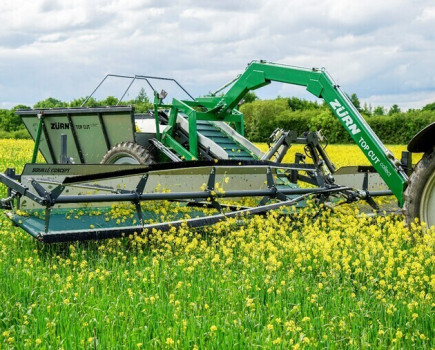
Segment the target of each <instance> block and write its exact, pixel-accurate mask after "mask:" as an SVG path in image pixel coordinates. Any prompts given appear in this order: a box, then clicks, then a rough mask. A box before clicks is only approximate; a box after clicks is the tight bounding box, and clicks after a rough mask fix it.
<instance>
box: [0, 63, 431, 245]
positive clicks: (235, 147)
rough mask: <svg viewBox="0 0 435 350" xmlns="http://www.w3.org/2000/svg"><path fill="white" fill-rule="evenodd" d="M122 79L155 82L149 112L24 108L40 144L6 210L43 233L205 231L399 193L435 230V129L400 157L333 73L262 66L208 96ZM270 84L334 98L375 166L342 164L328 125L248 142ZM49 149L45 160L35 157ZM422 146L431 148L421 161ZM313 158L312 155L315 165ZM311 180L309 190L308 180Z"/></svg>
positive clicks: (11, 178)
mask: <svg viewBox="0 0 435 350" xmlns="http://www.w3.org/2000/svg"><path fill="white" fill-rule="evenodd" d="M109 76H110V75H109ZM106 78H107V76H106ZM106 78H104V79H103V81H102V82H101V83H100V85H101V84H102V83H103V82H104V80H105V79H106ZM122 78H128V79H131V82H130V85H129V87H130V86H131V85H132V83H133V82H134V81H136V80H143V81H145V82H146V83H147V84H148V85H149V86H150V87H151V88H152V89H153V91H154V108H153V110H152V111H150V113H146V114H136V113H135V111H134V107H132V106H109V107H99V108H88V107H85V104H86V101H85V102H84V104H83V106H82V107H80V108H60V109H45V110H44V109H37V110H20V111H17V114H19V115H20V116H21V118H22V120H23V122H24V124H25V126H26V128H27V130H28V132H29V133H30V135H31V136H32V138H33V139H34V140H35V147H34V152H33V157H32V162H31V163H29V164H27V165H26V166H25V168H24V170H23V172H22V173H21V174H20V175H17V174H15V170H14V169H7V170H6V172H5V173H4V174H0V182H2V183H3V184H5V185H6V186H7V187H8V197H7V198H5V199H3V200H2V201H1V207H2V208H3V209H5V210H6V214H7V215H8V217H9V218H10V219H11V220H13V222H14V223H16V224H17V225H19V226H20V227H22V228H23V229H24V230H26V231H27V232H29V233H30V234H31V235H33V236H34V237H36V238H38V239H39V240H41V241H44V242H59V241H68V240H85V239H99V238H109V237H118V236H122V235H125V234H131V233H134V232H136V233H137V232H152V230H153V229H160V230H165V229H169V228H170V227H174V226H179V225H182V224H186V225H188V226H189V227H198V226H204V225H210V224H213V223H215V222H217V221H220V220H224V219H226V218H228V217H238V216H246V215H255V214H263V213H265V212H267V211H268V210H272V209H278V208H281V209H282V210H284V208H289V207H299V206H303V205H304V204H305V202H306V200H307V199H308V198H315V199H316V200H317V201H318V202H319V203H326V202H331V203H332V202H334V200H333V199H334V198H343V199H344V200H345V201H347V202H353V201H357V200H363V201H365V203H368V204H369V205H370V206H371V207H372V208H373V209H375V210H379V207H378V205H377V203H376V201H375V200H374V198H375V197H377V196H391V195H393V196H395V197H396V199H397V202H398V206H399V207H400V208H403V212H404V214H405V219H406V222H407V223H408V224H409V223H411V222H413V221H414V220H416V219H417V220H419V221H423V222H426V223H427V224H428V225H429V226H432V225H435V160H434V157H435V155H434V144H435V138H434V136H435V124H431V125H429V126H428V127H426V128H425V129H424V130H422V131H421V132H419V133H418V134H417V135H416V136H415V137H414V138H413V139H412V140H411V142H410V143H409V145H408V151H409V152H404V154H403V155H402V159H401V160H397V159H395V158H394V156H393V154H392V153H391V152H390V151H389V150H388V149H387V148H386V147H385V146H384V145H383V143H382V142H381V141H380V140H379V138H378V137H377V136H376V134H375V133H374V132H373V130H372V129H371V128H370V127H369V125H368V124H367V122H366V121H365V120H364V118H363V117H362V116H361V115H360V114H359V112H358V111H357V109H356V108H355V107H354V106H353V105H352V103H351V101H350V100H349V98H348V97H347V95H346V94H345V93H344V92H343V91H342V90H341V89H340V88H339V86H338V85H337V84H336V83H335V82H334V81H333V80H332V78H331V77H330V76H329V74H328V73H327V72H326V71H325V70H323V69H305V68H300V67H292V66H287V65H282V64H275V63H270V62H265V61H253V62H251V63H250V64H249V65H248V66H247V68H246V70H245V71H244V72H243V73H242V74H241V75H239V76H238V77H237V78H236V79H234V80H233V81H231V82H229V83H228V84H225V85H224V86H223V87H222V88H221V89H218V90H217V91H216V92H214V93H212V94H210V95H209V96H205V97H198V98H193V97H192V96H190V95H189V94H188V93H187V91H186V90H185V89H184V88H183V87H182V86H181V85H180V84H178V82H176V81H175V80H173V79H167V78H157V77H149V76H132V77H126V76H122ZM155 79H164V80H169V81H172V82H173V83H175V84H176V85H177V86H178V87H180V88H181V89H183V90H184V92H186V94H188V96H189V99H186V100H182V99H176V98H174V99H173V100H172V102H171V103H168V104H166V103H164V99H165V97H166V96H167V93H166V92H165V91H163V90H162V91H160V92H158V91H157V90H156V89H155V88H154V86H153V84H152V81H153V80H155ZM271 82H281V83H287V84H293V85H300V86H304V87H305V88H306V89H307V90H308V91H309V92H310V93H312V94H313V95H314V96H316V97H319V98H323V99H324V101H325V102H326V103H327V104H328V106H329V107H330V108H331V110H332V111H333V113H334V115H335V116H336V117H337V118H338V120H339V121H340V123H341V124H342V125H343V127H344V129H345V130H346V131H347V132H348V133H349V135H350V136H351V138H352V139H353V141H354V142H355V143H356V144H357V145H358V146H359V148H360V149H361V151H362V152H363V153H364V155H365V156H366V157H367V159H368V160H369V161H370V163H371V164H372V166H371V167H362V166H359V167H352V168H351V169H338V170H337V169H335V167H334V165H333V163H332V162H331V161H330V159H329V157H328V155H327V153H326V152H325V147H324V143H325V137H324V136H323V135H322V134H321V133H320V132H305V133H303V134H302V135H298V134H297V133H295V132H294V131H291V130H280V129H277V130H276V131H275V132H274V133H273V135H271V139H270V149H269V150H268V151H267V152H262V151H261V150H260V149H259V148H258V147H256V146H255V145H254V144H253V143H252V142H250V141H249V140H247V139H246V138H245V137H244V120H243V115H242V113H240V111H239V110H238V106H239V104H240V103H241V102H242V100H243V98H244V96H245V95H246V94H247V93H248V92H249V91H252V90H256V89H259V88H261V87H263V86H265V85H268V84H270V83H271ZM100 85H99V86H100ZM99 86H98V87H99ZM98 87H97V88H98ZM127 90H128V89H127ZM95 91H96V90H94V92H95ZM94 92H93V93H94ZM126 92H127V91H126ZM126 92H125V93H124V95H123V96H125V94H126ZM93 93H92V94H91V95H90V97H91V96H92V95H93ZM121 99H122V98H121ZM294 144H302V145H305V153H306V154H305V155H304V154H299V153H297V154H296V155H295V161H294V163H283V159H284V156H285V155H286V153H287V151H288V150H289V148H290V147H291V146H292V145H294ZM38 152H41V154H42V156H43V157H44V158H45V160H46V163H44V164H36V163H35V162H36V158H37V154H38ZM411 152H412V153H424V156H423V158H422V160H421V161H420V162H419V163H418V164H417V165H416V166H415V167H414V168H413V167H412V164H411V163H412V162H411ZM307 156H308V157H309V158H311V160H312V161H311V162H306V157H307ZM409 174H410V176H409ZM301 182H304V183H306V184H307V186H303V187H300V186H299V184H300V183H301ZM223 184H224V185H223ZM223 187H224V188H223ZM162 189H164V190H162ZM246 197H253V198H255V199H257V201H256V205H250V206H240V205H232V204H231V202H229V201H228V200H231V199H240V198H246ZM160 200H169V201H176V202H178V203H182V205H185V206H189V207H193V208H195V207H198V206H204V205H205V206H208V207H210V208H213V209H214V210H216V213H214V214H212V215H210V213H202V214H198V213H197V212H196V211H195V215H196V217H195V218H186V217H174V218H172V220H170V221H165V222H158V221H161V220H159V219H158V216H157V217H154V218H153V217H150V212H149V210H148V209H146V208H145V207H146V206H147V205H146V203H149V202H150V201H160ZM122 202H127V203H132V204H133V205H134V208H135V212H134V214H132V215H131V217H130V219H129V220H127V221H126V222H123V223H121V224H119V223H116V224H115V223H113V222H112V221H111V220H110V219H109V220H107V218H106V219H104V220H103V218H100V217H98V215H81V216H80V218H79V219H78V220H76V221H74V222H68V223H67V224H66V220H65V218H66V217H69V216H71V214H68V213H72V212H74V211H80V212H89V211H90V210H93V212H94V213H95V212H96V211H97V212H99V213H103V212H105V211H107V210H110V207H111V206H112V205H113V203H122ZM192 210H196V209H192ZM284 211H285V210H284ZM290 211H291V210H289V209H287V212H290Z"/></svg>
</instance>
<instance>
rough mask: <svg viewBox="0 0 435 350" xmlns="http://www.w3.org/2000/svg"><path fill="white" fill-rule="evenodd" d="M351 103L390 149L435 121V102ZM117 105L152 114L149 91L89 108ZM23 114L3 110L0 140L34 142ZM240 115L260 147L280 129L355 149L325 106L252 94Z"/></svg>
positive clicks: (43, 104)
mask: <svg viewBox="0 0 435 350" xmlns="http://www.w3.org/2000/svg"><path fill="white" fill-rule="evenodd" d="M349 98H350V100H351V101H352V103H353V104H354V106H355V107H356V108H357V110H358V111H359V112H360V113H361V114H362V115H363V117H364V118H365V120H366V121H367V122H368V124H369V125H370V126H371V127H372V129H373V130H374V131H375V133H376V134H377V135H378V136H379V138H380V139H381V140H382V141H383V142H385V143H390V144H407V143H408V142H409V141H410V139H411V138H412V137H413V136H414V135H415V134H416V133H417V132H418V131H419V130H421V129H422V128H423V127H425V126H426V125H428V124H430V123H432V122H434V121H435V102H434V103H430V104H427V105H426V106H424V107H423V108H421V109H410V110H408V111H401V110H400V108H399V106H398V105H393V106H392V107H391V108H390V109H386V108H384V107H382V106H376V107H374V108H373V107H372V106H370V105H367V104H364V105H361V103H360V101H359V99H358V96H357V95H356V94H352V95H351V96H349ZM85 100H86V98H84V97H82V98H78V99H74V100H73V101H71V102H64V101H61V100H58V99H55V98H52V97H49V98H47V99H45V100H43V101H39V102H38V103H36V104H35V105H34V106H33V108H36V109H38V108H41V109H42V108H62V107H80V106H82V104H83V103H84V102H85ZM113 105H134V106H135V111H136V112H137V113H144V112H146V111H148V110H151V109H152V103H151V102H150V100H149V98H148V96H147V95H146V93H145V91H144V90H143V89H142V90H141V91H140V92H139V94H138V96H137V97H136V98H134V99H132V100H128V101H123V102H121V103H119V101H118V99H117V98H115V97H113V96H109V97H107V98H106V99H104V100H95V99H94V98H90V99H88V100H87V101H86V104H85V106H86V107H101V106H113ZM17 109H30V107H29V106H23V105H19V106H15V107H14V108H13V109H10V110H7V109H0V138H29V137H30V136H29V135H28V133H27V131H26V130H25V128H24V125H23V123H22V122H21V119H20V117H19V116H17V115H16V114H15V111H16V110H17ZM240 111H241V112H242V113H243V114H244V117H245V133H246V136H247V138H248V139H250V140H251V141H254V142H265V141H267V139H268V138H269V136H270V134H271V133H272V132H273V131H274V130H275V129H276V128H278V127H279V128H282V129H285V130H295V131H297V132H298V133H299V134H302V133H303V132H304V131H315V130H322V132H323V134H324V135H325V136H326V137H327V138H328V140H329V142H331V143H352V142H353V141H352V140H351V138H350V136H349V135H348V133H347V132H346V131H345V129H344V128H343V127H342V126H341V124H340V123H339V121H338V119H337V118H336V117H335V116H334V115H333V114H332V112H331V109H330V108H329V107H328V106H327V104H326V103H325V102H323V103H317V102H315V101H309V100H305V99H300V98H297V97H290V98H284V97H277V98H275V99H273V100H260V99H258V97H257V96H256V95H255V94H254V93H253V92H249V93H248V94H247V95H246V96H245V98H244V103H243V104H242V105H241V106H240Z"/></svg>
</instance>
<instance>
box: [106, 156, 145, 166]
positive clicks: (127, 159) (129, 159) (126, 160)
mask: <svg viewBox="0 0 435 350" xmlns="http://www.w3.org/2000/svg"><path fill="white" fill-rule="evenodd" d="M110 164H140V163H139V161H138V160H137V159H136V158H134V157H133V156H130V155H127V154H122V155H118V156H117V157H116V158H115V159H113V161H112V162H110Z"/></svg>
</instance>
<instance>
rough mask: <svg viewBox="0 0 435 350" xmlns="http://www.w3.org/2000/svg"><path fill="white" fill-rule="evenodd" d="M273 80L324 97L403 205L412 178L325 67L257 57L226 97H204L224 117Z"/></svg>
mask: <svg viewBox="0 0 435 350" xmlns="http://www.w3.org/2000/svg"><path fill="white" fill-rule="evenodd" d="M272 81H276V82H281V83H287V84H292V85H300V86H305V87H306V88H307V90H308V91H309V92H310V93H312V94H313V95H314V96H316V97H320V98H323V99H324V100H325V102H326V103H327V104H328V106H329V107H330V108H331V110H332V111H333V113H334V115H335V116H336V117H337V118H338V120H339V121H340V123H341V124H342V125H343V126H344V128H345V129H346V131H347V132H348V133H349V135H350V136H351V137H352V139H353V141H354V142H355V143H356V144H357V145H358V146H359V148H360V149H361V150H362V151H363V153H364V155H365V156H366V157H367V159H368V160H369V161H370V163H371V164H372V165H373V167H374V168H375V169H376V171H377V172H378V173H379V174H380V176H381V177H382V178H383V179H384V181H385V182H386V184H387V185H388V187H389V188H390V189H391V191H392V192H393V193H394V195H395V196H396V197H397V199H398V201H399V205H400V206H402V205H403V202H404V198H403V192H404V188H405V186H406V183H407V179H408V178H407V175H406V173H405V172H404V171H403V169H402V168H401V166H400V162H399V161H398V160H397V159H395V158H394V156H393V154H392V153H391V152H390V151H389V150H388V149H387V148H386V147H385V146H384V144H383V143H382V142H381V140H380V139H379V138H378V137H377V135H376V134H375V133H374V132H373V130H372V129H371V128H370V126H369V125H368V124H367V122H366V121H365V120H364V118H363V117H362V115H361V114H360V113H359V112H358V110H357V109H356V108H355V107H354V105H353V104H352V102H351V101H350V100H349V98H348V97H347V96H346V94H345V93H344V92H343V91H342V90H341V89H340V88H339V86H338V85H337V84H335V83H334V81H333V80H332V78H331V77H330V76H329V74H328V73H327V72H326V71H325V70H323V69H306V68H300V67H291V66H286V65H280V64H275V63H269V62H264V61H254V62H252V63H250V64H249V65H248V67H247V68H246V70H245V72H244V73H243V74H242V75H241V76H240V77H239V78H238V79H236V80H235V81H234V83H233V85H232V86H231V88H230V89H229V90H228V91H227V92H226V94H225V95H224V96H223V97H219V98H218V97H211V98H210V97H209V98H208V99H207V98H204V102H206V101H207V102H208V103H210V102H211V101H213V100H214V101H216V105H215V108H216V107H218V108H219V109H218V111H217V112H216V114H217V116H218V117H219V118H220V119H221V120H223V119H226V116H228V115H231V114H232V113H233V109H234V108H236V107H237V105H238V103H239V102H240V101H241V100H242V98H243V96H244V95H245V94H246V93H247V92H248V91H250V90H255V89H258V88H260V87H262V86H265V85H268V84H270V83H271V82H272ZM201 100H202V99H201V98H199V99H197V101H201ZM207 107H208V106H207Z"/></svg>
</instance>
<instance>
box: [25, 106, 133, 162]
mask: <svg viewBox="0 0 435 350" xmlns="http://www.w3.org/2000/svg"><path fill="white" fill-rule="evenodd" d="M39 113H43V118H44V128H43V132H42V134H41V139H40V144H39V150H40V151H41V153H42V155H43V156H44V158H45V160H46V161H47V163H58V162H59V159H60V152H61V135H62V134H64V135H66V136H67V140H68V142H67V148H68V149H67V155H68V156H69V157H72V158H73V159H74V162H75V163H99V162H100V161H101V159H102V158H103V156H104V155H105V154H106V152H107V151H108V150H109V149H110V148H111V147H113V146H115V145H116V144H117V143H120V142H123V141H133V142H134V133H135V130H134V118H133V108H132V107H105V108H64V109H49V110H22V111H17V114H18V115H20V116H21V118H22V120H23V123H24V125H25V126H26V128H27V130H28V131H29V133H30V135H31V136H32V138H33V140H35V139H36V134H37V129H38V124H39V120H40V119H39V118H38V114H39Z"/></svg>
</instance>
